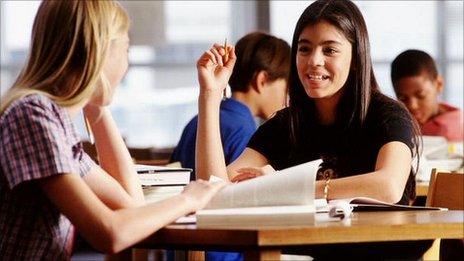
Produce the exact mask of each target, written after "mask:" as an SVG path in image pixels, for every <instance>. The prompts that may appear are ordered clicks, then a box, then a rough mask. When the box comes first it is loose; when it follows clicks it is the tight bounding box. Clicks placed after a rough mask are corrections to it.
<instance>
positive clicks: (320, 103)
mask: <svg viewBox="0 0 464 261" xmlns="http://www.w3.org/2000/svg"><path fill="white" fill-rule="evenodd" d="M341 94H342V91H341V90H340V91H338V92H337V93H335V94H334V95H332V96H330V97H324V98H317V99H314V103H315V105H316V113H317V119H318V121H319V123H320V124H322V125H332V124H334V123H335V119H336V114H337V105H338V102H339V101H340V97H341Z"/></svg>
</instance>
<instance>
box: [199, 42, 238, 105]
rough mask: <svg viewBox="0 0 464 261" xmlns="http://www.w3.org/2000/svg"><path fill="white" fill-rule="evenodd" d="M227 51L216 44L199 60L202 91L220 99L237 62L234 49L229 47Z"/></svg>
mask: <svg viewBox="0 0 464 261" xmlns="http://www.w3.org/2000/svg"><path fill="white" fill-rule="evenodd" d="M226 49H227V50H226ZM226 49H225V48H224V46H221V45H219V44H214V45H213V47H211V49H209V50H208V51H206V52H205V53H203V55H202V56H201V57H200V59H198V62H197V70H198V82H199V83H200V88H201V89H200V91H202V92H208V93H213V94H217V95H218V97H221V95H222V92H223V90H224V89H225V88H226V87H227V83H228V82H229V78H230V76H231V75H232V70H233V68H234V65H235V61H236V60H237V57H236V56H235V49H234V47H233V46H231V45H227V47H226ZM226 51H227V54H226Z"/></svg>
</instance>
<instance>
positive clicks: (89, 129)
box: [84, 116, 95, 145]
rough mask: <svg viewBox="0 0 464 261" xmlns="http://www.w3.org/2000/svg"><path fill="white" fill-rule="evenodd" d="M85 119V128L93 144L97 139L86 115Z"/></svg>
mask: <svg viewBox="0 0 464 261" xmlns="http://www.w3.org/2000/svg"><path fill="white" fill-rule="evenodd" d="M84 121H85V129H86V130H87V136H88V137H89V141H90V143H91V144H92V145H93V144H94V143H95V140H94V138H93V133H92V129H91V128H90V124H89V120H88V119H87V117H85V116H84Z"/></svg>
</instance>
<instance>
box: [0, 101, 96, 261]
mask: <svg viewBox="0 0 464 261" xmlns="http://www.w3.org/2000/svg"><path fill="white" fill-rule="evenodd" d="M0 141H1V143H0V155H1V157H0V164H1V168H0V259H2V260H3V259H5V260H66V259H69V258H70V254H71V253H70V248H69V246H70V245H71V244H70V243H71V242H72V239H73V226H72V224H71V223H70V221H69V220H68V219H67V218H66V217H65V216H63V215H62V214H61V213H60V212H59V211H58V209H57V208H56V207H55V206H54V205H53V204H52V203H51V202H50V200H49V199H48V198H47V197H46V196H45V194H44V193H43V191H42V190H41V189H40V187H39V186H38V185H37V183H36V182H35V181H36V180H38V179H43V178H46V177H51V176H54V175H61V174H63V173H71V174H67V175H80V176H81V177H82V176H84V175H85V174H86V173H87V172H89V171H90V169H91V168H92V166H93V165H94V164H95V163H94V162H93V161H92V160H91V159H90V157H89V156H88V155H87V154H86V153H85V152H84V151H83V149H82V146H81V143H80V141H79V137H78V135H77V133H76V131H75V129H74V126H73V124H72V121H71V119H70V118H69V115H68V114H67V111H66V110H65V109H64V108H62V107H60V106H58V105H56V104H55V103H54V102H53V101H51V100H50V99H49V98H47V97H45V96H42V95H38V94H33V95H29V96H26V97H24V98H21V99H19V100H16V101H14V102H13V103H12V104H11V105H10V106H9V107H8V108H7V109H6V110H5V112H4V113H3V114H2V115H1V116H0ZM70 240H71V241H70Z"/></svg>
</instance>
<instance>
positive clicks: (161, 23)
mask: <svg viewBox="0 0 464 261" xmlns="http://www.w3.org/2000/svg"><path fill="white" fill-rule="evenodd" d="M311 2H312V1H235V0H234V1H121V3H122V4H123V5H124V6H125V7H126V9H127V10H128V12H129V14H130V16H131V19H132V28H131V47H130V53H129V62H130V67H129V70H128V72H127V75H126V77H125V79H124V80H123V82H122V83H121V85H120V87H119V89H118V91H117V93H116V96H115V100H114V102H113V104H112V105H111V107H110V108H111V110H112V112H113V115H114V117H115V119H116V121H117V124H118V126H119V128H120V130H121V132H122V134H123V136H124V137H125V140H126V142H127V144H128V146H130V147H132V148H147V147H150V148H156V149H160V150H163V149H167V150H169V148H172V147H173V146H175V145H176V144H177V141H178V139H179V138H180V135H181V132H182V129H183V127H184V126H185V124H186V123H187V122H188V121H189V120H190V118H191V117H192V116H193V115H195V114H196V113H197V95H198V86H197V75H196V67H195V63H196V60H197V59H198V57H199V56H200V55H201V54H202V53H203V52H204V51H205V50H206V49H209V47H210V46H211V45H212V43H214V42H217V43H223V42H224V39H225V38H226V37H227V39H228V42H229V43H235V41H236V40H237V39H239V38H240V37H241V36H243V35H245V34H246V33H248V32H251V31H255V30H262V31H267V32H270V33H272V34H274V35H276V36H278V37H281V38H283V39H285V40H286V41H287V42H289V43H290V42H291V38H292V34H293V29H294V27H295V24H296V21H297V19H298V17H299V15H300V14H301V12H302V11H303V10H304V8H305V7H307V6H308V5H309V4H310V3H311ZM355 3H356V4H357V5H358V7H359V8H360V9H361V11H362V13H363V15H364V17H365V19H366V23H367V27H368V30H369V36H370V41H371V50H372V58H373V62H374V70H375V74H376V77H377V79H378V81H379V84H380V86H381V89H382V91H383V92H384V93H385V94H387V95H389V96H391V97H394V94H393V90H392V85H391V82H390V63H391V61H392V60H393V59H394V58H395V57H396V55H398V54H399V53H400V52H402V51H404V50H406V49H410V48H415V49H421V50H424V51H426V52H428V53H429V54H431V55H432V56H433V57H434V58H435V59H436V61H437V62H438V64H439V71H440V73H441V74H442V75H443V76H444V78H445V81H446V84H445V90H444V93H443V95H442V100H444V101H446V102H448V103H450V104H452V105H455V106H457V107H460V108H463V86H464V83H463V75H464V73H463V70H464V68H463V1H355ZM39 4H40V1H4V0H2V1H1V10H0V13H1V17H0V27H1V38H0V44H1V46H0V47H1V78H0V79H1V80H0V89H1V93H4V92H5V90H7V89H8V88H9V87H10V86H11V84H12V83H13V81H14V80H15V78H16V76H17V75H18V73H19V71H20V70H21V68H22V65H23V63H24V61H25V59H26V57H27V53H28V46H29V42H30V32H31V28H32V23H33V19H34V16H35V13H36V11H37V8H38V6H39ZM76 125H77V126H78V129H79V132H80V133H81V135H82V136H83V138H86V134H85V131H84V128H83V121H82V118H81V117H78V118H77V119H76Z"/></svg>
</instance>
